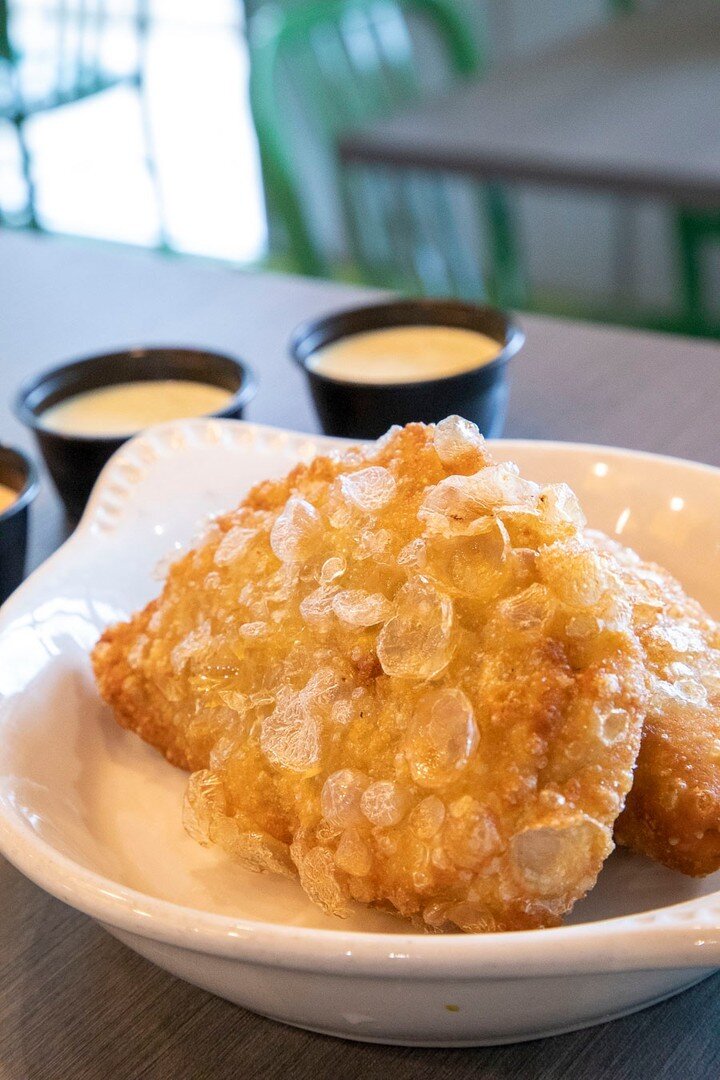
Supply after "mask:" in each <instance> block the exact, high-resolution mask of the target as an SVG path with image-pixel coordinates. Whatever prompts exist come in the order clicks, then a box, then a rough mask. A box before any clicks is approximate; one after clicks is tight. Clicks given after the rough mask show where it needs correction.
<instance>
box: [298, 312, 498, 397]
mask: <svg viewBox="0 0 720 1080" xmlns="http://www.w3.org/2000/svg"><path fill="white" fill-rule="evenodd" d="M501 350H502V345H501V344H500V343H499V342H498V341H495V339H494V338H491V337H487V335H486V334H481V333H479V332H478V331H477V330H465V329H463V328H462V327H459V326H391V327H387V328H384V329H382V330H368V331H366V332H365V333H362V334H351V335H350V336H349V337H344V338H340V339H339V340H338V341H333V342H332V343H331V344H330V345H324V346H323V347H322V348H320V349H318V350H317V352H316V353H313V355H312V356H311V357H309V358H308V361H307V363H308V367H309V368H310V370H311V371H317V372H318V373H319V374H321V375H329V376H330V377H331V378H333V379H341V380H342V381H343V382H357V383H410V382H423V381H424V380H425V379H442V378H444V377H445V376H447V375H457V374H458V372H461V371H469V370H470V369H471V368H476V367H481V366H482V365H483V364H488V363H489V362H490V361H491V360H494V359H495V357H496V356H497V355H498V354H499V353H500V352H501Z"/></svg>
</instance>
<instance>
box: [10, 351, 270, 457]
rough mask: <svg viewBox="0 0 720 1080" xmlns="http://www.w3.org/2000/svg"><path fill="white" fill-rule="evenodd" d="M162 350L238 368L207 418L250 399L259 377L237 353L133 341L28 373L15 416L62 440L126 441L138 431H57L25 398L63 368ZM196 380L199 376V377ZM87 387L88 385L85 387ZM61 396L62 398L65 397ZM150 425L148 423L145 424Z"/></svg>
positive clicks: (86, 366)
mask: <svg viewBox="0 0 720 1080" xmlns="http://www.w3.org/2000/svg"><path fill="white" fill-rule="evenodd" d="M163 353H186V354H188V353H189V354H193V355H195V356H208V357H213V358H215V359H219V360H224V361H227V362H229V363H231V364H233V365H234V366H235V367H236V368H237V369H238V371H239V372H240V379H241V381H240V385H239V387H238V389H237V390H236V391H235V392H234V394H233V395H232V397H231V398H230V400H229V401H228V402H227V403H226V404H225V405H224V406H223V408H222V409H216V410H215V411H213V412H208V413H202V414H201V415H202V417H204V418H207V419H222V418H229V417H231V416H232V414H233V413H234V412H235V410H236V409H240V408H244V407H245V406H246V405H248V404H249V402H250V401H252V400H253V398H254V397H255V395H256V393H257V391H258V379H257V376H256V374H255V372H254V370H253V368H251V367H250V365H249V364H248V363H247V362H246V361H245V360H240V359H239V358H238V357H236V356H231V355H230V354H229V353H224V352H218V351H217V350H214V349H206V348H203V347H201V346H194V345H135V346H130V347H129V348H126V349H117V350H114V351H113V352H103V353H92V354H90V355H89V356H82V357H79V358H77V359H75V360H68V361H66V362H64V363H60V364H55V365H53V367H49V368H45V369H44V370H43V371H41V372H38V373H37V374H35V375H31V376H29V377H28V378H27V379H25V380H24V382H22V383H21V384H20V387H19V388H18V390H17V392H16V394H15V397H14V399H13V404H12V411H13V413H14V415H15V416H16V418H17V419H18V420H19V421H20V422H21V423H22V424H24V426H25V427H27V428H29V429H30V430H32V431H34V432H39V433H42V434H43V435H49V436H52V437H53V438H54V439H58V440H60V441H63V442H81V443H101V444H103V445H106V446H107V445H120V444H122V443H124V442H127V440H128V439H131V438H133V437H134V436H135V435H138V434H139V433H140V432H139V431H128V432H125V433H123V434H115V435H102V434H97V435H88V434H87V433H82V432H78V433H74V432H67V431H57V430H55V429H54V428H51V427H47V426H46V425H45V424H43V423H42V416H43V412H44V410H43V411H40V412H35V411H34V410H33V409H32V408H31V406H30V405H28V400H27V399H28V398H29V397H30V395H31V394H32V393H34V392H36V391H38V390H39V389H40V388H41V387H42V386H43V384H44V383H46V382H48V381H50V380H51V379H53V378H55V377H57V376H59V375H60V374H61V373H62V372H72V373H78V374H79V375H80V374H81V373H82V372H83V371H89V370H90V369H91V368H92V367H94V366H95V365H97V364H100V363H101V362H107V361H112V360H120V359H121V358H122V357H128V356H130V357H135V358H141V357H143V356H146V357H149V356H152V355H154V354H163ZM141 381H143V380H138V379H134V378H124V379H123V378H122V377H120V378H118V380H117V382H115V381H112V380H111V381H109V382H108V383H107V384H106V385H107V386H116V385H120V384H121V383H123V382H126V383H127V382H141ZM198 381H199V380H198ZM88 389H89V388H88ZM82 392H83V390H82V388H78V389H77V390H76V391H75V392H74V393H82ZM74 393H69V394H68V395H67V397H68V398H70V397H73V396H74ZM61 400H65V399H64V398H63V399H61ZM148 426H150V425H148Z"/></svg>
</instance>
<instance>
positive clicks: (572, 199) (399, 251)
mask: <svg viewBox="0 0 720 1080" xmlns="http://www.w3.org/2000/svg"><path fill="white" fill-rule="evenodd" d="M692 6H693V4H692V3H691V4H690V8H692ZM658 7H662V5H657V4H653V3H652V0H647V2H646V3H639V2H638V3H632V0H534V2H533V3H528V2H527V0H525V2H524V0H433V2H432V3H430V2H429V0H424V2H415V3H401V2H400V0H398V2H397V3H396V2H394V0H372V2H371V0H312V2H309V0H278V2H277V3H274V4H266V3H262V0H246V3H245V4H242V3H241V2H240V0H203V2H202V3H193V2H191V0H141V2H133V0H60V2H57V3H53V2H51V0H0V120H1V121H2V123H0V227H7V228H15V227H17V228H34V229H40V230H45V231H49V232H56V233H66V234H74V235H79V236H84V237H88V238H93V239H94V240H96V241H105V242H113V243H121V244H132V245H141V246H145V247H157V248H160V249H163V250H165V251H166V252H167V253H168V257H179V256H184V257H190V256H193V257H203V258H206V259H214V260H223V261H226V262H230V263H231V264H234V265H237V266H238V267H245V266H248V267H254V268H270V269H275V270H279V271H288V272H299V273H304V274H315V275H320V276H325V277H336V278H339V279H342V280H350V281H367V282H368V283H371V284H376V285H383V286H389V287H396V288H400V289H401V290H403V291H405V292H408V293H416V294H423V293H424V294H434V295H448V294H449V295H456V296H461V297H466V298H472V299H478V298H481V297H483V296H485V297H489V298H490V299H492V300H494V301H496V302H499V303H502V304H505V305H509V306H517V307H521V308H525V309H528V310H536V311H547V312H550V313H560V314H569V315H574V316H577V317H580V318H585V317H587V318H592V319H599V320H603V321H608V322H617V323H625V324H628V325H639V326H647V327H658V328H662V329H670V330H679V331H683V332H689V333H693V334H698V335H705V336H720V331H719V328H720V300H719V299H718V292H719V291H720V290H718V284H720V213H716V212H715V211H714V210H713V208H705V209H704V210H703V212H702V213H698V212H693V213H684V211H683V208H682V207H678V206H677V205H673V204H671V203H669V202H663V201H658V200H655V199H653V198H642V197H638V196H636V195H634V196H632V197H627V196H626V197H620V196H618V195H612V194H607V193H605V192H601V191H597V190H593V191H590V190H587V191H578V190H572V189H571V188H568V189H564V188H559V187H557V186H553V187H548V188H547V189H544V188H543V187H542V186H538V185H534V186H532V187H530V186H528V187H527V188H524V187H523V186H522V185H517V184H510V185H508V184H504V185H502V184H492V185H487V184H485V185H484V186H481V185H480V184H478V182H477V181H473V180H472V178H470V177H466V176H462V175H459V174H457V173H454V174H452V175H451V174H449V173H447V174H443V173H442V172H438V171H437V170H425V171H423V172H419V171H418V170H407V171H406V175H404V176H403V175H402V171H401V170H400V171H399V170H397V169H382V168H378V167H374V168H371V167H369V166H366V165H355V166H352V165H351V164H343V163H342V162H341V161H340V158H339V155H338V139H339V138H340V137H341V136H342V133H343V132H344V131H345V130H346V129H349V128H351V127H352V126H353V125H354V124H355V123H358V122H359V121H363V120H367V119H369V118H374V117H384V116H390V115H392V114H393V113H394V112H395V111H396V110H400V109H402V108H404V107H406V106H407V105H408V103H413V102H416V101H418V100H425V99H432V98H435V97H441V96H442V95H444V94H446V93H448V92H450V91H451V90H452V89H453V87H454V86H455V85H456V84H458V83H462V82H463V81H467V80H470V79H472V80H482V79H489V80H492V79H493V77H494V76H495V74H496V73H498V72H500V73H502V72H505V73H507V72H508V71H512V70H514V69H515V70H518V71H522V70H524V69H525V68H526V66H527V65H529V64H537V63H540V64H542V58H543V57H544V56H547V57H549V58H553V57H560V58H562V56H563V55H565V54H564V53H563V52H562V47H563V45H564V43H568V42H569V43H572V42H573V41H574V40H576V39H577V40H579V41H581V40H583V39H584V37H586V36H587V35H588V34H590V35H592V34H593V33H597V32H601V31H602V28H603V27H605V26H608V25H611V24H613V22H614V21H617V20H623V19H627V18H632V17H633V16H634V13H635V11H636V10H637V9H647V10H648V12H649V13H651V14H652V12H653V10H654V9H655V8H658ZM665 7H667V5H665ZM678 7H679V5H678ZM705 7H707V4H706V5H705ZM558 48H559V49H560V52H558V51H557V50H558ZM706 59H707V58H706V57H705V60H706ZM686 60H687V57H686ZM690 60H691V66H692V63H694V61H693V59H692V57H691V58H690ZM548 62H553V61H552V59H551V60H549V61H548ZM678 77H679V76H678ZM676 89H677V95H678V97H679V98H681V97H682V92H683V90H682V86H681V85H678V86H677V88H676ZM571 104H572V103H571V102H570V101H568V102H563V101H559V102H556V103H552V102H549V103H548V105H549V106H551V107H557V108H558V109H560V110H562V109H563V108H565V107H567V108H568V124H571V122H572V121H571V119H570V117H571V111H572V110H571V108H570V106H571ZM627 107H628V109H629V110H630V109H632V107H633V103H632V101H628V103H627ZM477 124H478V125H479V126H480V125H481V124H482V116H481V115H479V116H478V117H477Z"/></svg>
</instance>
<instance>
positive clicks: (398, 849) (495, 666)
mask: <svg viewBox="0 0 720 1080" xmlns="http://www.w3.org/2000/svg"><path fill="white" fill-rule="evenodd" d="M583 529H584V518H583V516H582V513H581V511H580V508H579V506H578V503H577V500H576V499H575V496H574V495H573V494H572V492H571V491H570V489H569V488H567V487H566V486H565V485H562V484H561V485H551V486H549V487H545V488H540V487H538V486H537V485H536V484H533V483H530V482H529V481H526V480H524V479H523V478H522V477H520V476H519V474H518V472H517V470H516V469H515V468H514V467H513V466H511V465H506V464H495V463H494V462H493V461H492V459H491V458H490V456H489V454H488V452H487V450H486V448H485V446H484V444H483V441H482V439H481V437H480V436H479V435H478V433H477V429H476V428H474V426H473V425H470V424H468V423H467V422H466V421H463V420H460V419H459V418H457V417H451V418H449V419H448V420H446V421H443V422H442V423H441V424H439V425H438V426H437V427H433V426H424V425H420V424H412V425H409V426H408V427H407V428H404V429H402V430H401V429H393V430H392V431H391V432H390V433H389V434H388V436H386V437H385V438H384V439H382V440H380V441H379V442H378V443H377V444H374V445H372V446H370V447H369V448H364V449H362V450H351V451H350V452H348V453H347V454H345V455H344V456H342V457H319V458H317V459H315V460H314V461H313V462H312V463H310V464H309V465H302V466H298V467H297V468H296V469H295V470H294V471H293V472H291V473H290V475H289V476H288V477H286V478H285V479H283V480H276V481H268V482H267V483H264V484H260V485H259V486H258V487H256V488H254V489H253V490H252V491H251V492H250V494H249V495H248V496H247V498H246V499H244V501H243V502H242V503H241V505H240V506H239V508H238V509H237V510H235V511H234V512H232V513H229V514H226V515H225V516H223V517H221V518H219V519H218V520H217V521H216V522H215V523H214V524H213V525H212V527H211V528H210V529H209V531H208V533H207V535H206V536H205V538H204V539H203V540H202V541H201V542H200V543H199V544H198V545H197V546H196V547H195V548H194V549H193V550H191V551H190V552H189V553H188V554H187V555H185V557H184V558H182V559H180V561H179V562H177V563H176V564H175V565H174V566H173V567H172V568H171V569H170V572H169V574H168V577H167V582H166V584H165V587H164V590H163V592H162V595H161V596H160V597H159V598H158V599H157V600H154V601H153V602H152V603H151V604H149V605H148V607H147V608H146V609H145V610H144V611H142V612H140V613H139V614H138V615H136V616H135V617H134V618H132V619H131V620H130V622H128V623H124V624H121V625H119V626H115V627H112V628H111V629H109V630H108V631H107V632H106V633H105V634H104V635H103V637H102V639H101V641H100V642H99V644H98V645H97V647H96V649H95V653H94V665H95V671H96V675H97V681H98V685H99V687H100V691H101V693H102V695H103V697H104V698H105V700H106V701H107V702H108V703H109V704H110V705H111V706H112V708H113V710H114V712H115V715H116V717H117V719H118V721H119V722H120V723H121V724H122V725H123V726H124V727H127V728H130V729H132V730H133V731H136V732H137V733H138V734H139V735H140V736H142V738H144V739H146V740H147V741H148V742H151V743H152V744H153V745H155V746H157V747H158V748H159V749H161V750H162V751H163V753H165V755H166V756H167V757H168V759H169V760H170V761H172V762H173V763H174V764H176V765H181V766H183V767H186V768H189V769H191V770H193V775H192V776H191V778H190V782H189V787H188V793H187V799H186V807H185V820H186V825H187V828H188V830H189V832H190V833H191V835H193V836H194V837H196V838H197V839H198V840H199V841H200V842H201V843H205V844H211V843H212V844H218V845H220V846H221V847H222V848H223V849H225V850H226V851H228V852H230V853H231V854H232V855H233V856H234V857H236V858H237V859H238V860H239V861H240V862H242V863H244V864H245V865H248V866H250V867H252V868H254V869H259V870H271V871H276V872H280V873H286V874H296V873H297V875H298V876H299V879H300V883H301V885H302V887H303V888H304V889H305V891H306V892H307V894H308V895H309V896H310V897H311V899H312V900H314V901H315V902H316V903H318V904H320V905H321V906H322V907H323V908H324V909H325V910H326V911H327V912H330V913H334V914H338V915H342V914H344V913H345V912H346V911H347V910H348V905H349V904H350V902H351V901H353V900H354V901H359V902H361V903H363V904H369V905H376V906H380V907H383V908H388V909H391V910H394V911H396V912H398V913H400V914H401V915H404V916H408V917H410V918H412V919H413V920H414V921H415V922H416V923H417V924H419V925H420V926H423V927H425V928H426V929H430V930H444V929H456V928H460V929H462V930H467V931H490V930H513V929H522V928H532V927H542V926H550V925H555V924H557V923H558V922H559V921H560V919H561V917H562V915H563V914H564V913H565V912H567V911H568V910H569V909H570V908H571V907H572V905H573V904H574V903H575V901H577V900H578V899H579V898H580V897H582V896H583V895H584V894H585V893H586V892H587V891H588V889H590V888H591V887H592V885H593V884H594V882H595V879H596V877H597V874H598V872H599V870H600V868H601V866H602V863H603V860H604V859H605V858H606V856H607V855H608V853H609V852H610V850H611V849H612V846H613V841H612V833H613V826H614V824H615V820H616V818H617V816H618V814H619V813H620V811H621V810H622V807H623V803H624V800H625V796H626V794H627V792H628V790H629V788H630V783H631V780H632V770H633V766H634V764H635V760H636V756H637V753H638V748H639V745H640V735H641V726H642V720H643V717H644V712H645V693H646V691H645V668H644V662H643V654H642V649H641V647H640V644H639V642H638V639H637V636H636V633H635V630H634V627H633V606H632V603H631V595H630V587H629V586H628V585H627V584H626V583H625V582H624V581H623V580H622V578H621V576H620V575H619V574H618V572H617V566H616V563H615V560H614V559H613V557H612V556H611V555H608V554H605V553H604V552H599V551H598V550H597V549H596V548H595V547H594V546H593V544H592V543H591V542H589V541H588V540H586V539H585V537H584V533H583Z"/></svg>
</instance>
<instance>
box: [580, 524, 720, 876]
mask: <svg viewBox="0 0 720 1080" xmlns="http://www.w3.org/2000/svg"><path fill="white" fill-rule="evenodd" d="M589 535H590V536H591V537H592V539H593V540H594V542H595V543H596V544H597V545H598V546H599V547H601V548H603V549H604V550H606V551H609V552H611V553H612V554H613V555H614V557H615V558H616V559H617V560H618V562H619V563H620V566H621V573H622V576H623V579H624V581H625V583H626V585H627V587H628V588H629V590H630V592H631V594H632V597H633V604H634V610H635V616H634V621H635V627H636V630H637V634H638V637H639V639H640V642H641V644H642V646H643V648H644V650H645V654H646V662H647V666H648V669H649V672H650V695H649V701H648V714H647V717H646V719H645V725H644V728H643V738H642V745H641V748H640V755H639V757H638V762H637V768H636V770H635V778H634V780H633V786H632V791H631V792H630V795H629V796H628V800H627V804H626V807H625V810H624V811H623V813H622V815H621V817H620V818H619V819H618V822H617V825H616V826H615V837H616V839H617V841H618V843H620V844H623V845H625V846H626V847H630V848H632V849H633V850H635V851H638V852H640V853H642V854H645V855H650V856H651V857H652V858H653V859H657V860H658V861H659V862H662V863H665V865H666V866H669V867H671V868H672V869H673V870H680V871H682V873H684V874H691V875H693V876H695V877H701V876H703V875H705V874H712V873H713V872H714V871H715V870H718V869H720V626H718V624H717V623H716V622H714V621H713V620H712V619H711V618H710V616H709V615H707V614H706V612H704V611H703V609H702V608H701V606H700V605H699V604H698V603H697V602H696V601H695V600H691V599H690V597H688V596H687V595H686V594H685V592H684V591H683V589H682V587H681V586H680V585H679V584H678V582H677V581H675V579H674V578H672V577H671V576H670V574H668V572H667V570H663V568H662V567H660V566H656V565H654V564H652V563H646V562H642V561H641V559H640V558H639V557H638V556H637V555H636V554H635V552H634V551H631V550H630V549H628V548H624V547H621V546H620V545H619V544H616V543H615V542H614V541H611V540H608V538H607V537H603V536H601V535H599V534H596V533H592V534H589Z"/></svg>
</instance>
